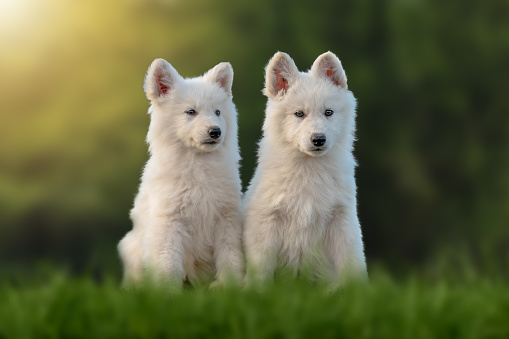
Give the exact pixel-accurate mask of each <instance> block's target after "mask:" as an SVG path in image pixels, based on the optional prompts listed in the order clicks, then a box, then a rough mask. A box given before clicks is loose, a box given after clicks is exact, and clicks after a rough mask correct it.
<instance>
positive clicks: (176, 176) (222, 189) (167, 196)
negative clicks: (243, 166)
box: [147, 159, 240, 235]
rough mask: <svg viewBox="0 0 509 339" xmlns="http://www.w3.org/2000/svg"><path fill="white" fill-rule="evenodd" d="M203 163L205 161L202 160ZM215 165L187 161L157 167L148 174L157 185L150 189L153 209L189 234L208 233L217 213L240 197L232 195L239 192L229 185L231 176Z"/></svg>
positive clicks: (225, 211) (226, 170) (216, 217)
mask: <svg viewBox="0 0 509 339" xmlns="http://www.w3.org/2000/svg"><path fill="white" fill-rule="evenodd" d="M220 160H221V159H219V162H220ZM203 162H205V163H207V161H206V159H203ZM215 167H218V166H217V165H215V166H214V165H211V164H210V163H209V164H207V165H204V164H203V163H201V164H198V163H196V162H189V161H187V162H181V163H179V164H174V166H173V167H172V168H164V167H162V166H157V169H155V170H156V171H157V172H158V173H157V174H156V175H155V176H154V177H152V178H153V180H154V181H155V185H151V186H152V187H157V188H156V190H154V191H153V192H152V199H151V200H152V201H153V202H154V203H153V204H152V206H153V211H154V212H155V213H161V211H163V213H164V214H166V215H168V216H170V217H171V219H173V220H174V221H178V222H180V223H181V224H182V225H184V226H185V227H186V229H187V230H188V232H190V233H195V232H197V233H202V234H203V235H211V232H212V231H213V229H214V226H215V225H216V223H217V220H218V218H219V216H220V215H221V214H222V213H227V210H228V208H231V207H232V206H236V205H235V204H236V202H237V201H238V200H239V199H240V195H239V196H235V194H234V192H236V191H239V189H237V190H236V189H235V187H233V186H234V184H233V182H232V180H231V177H234V175H233V174H231V173H229V171H228V169H225V168H223V169H222V171H221V170H218V168H215ZM147 170H150V169H149V168H147ZM211 173H214V175H212V174H211ZM237 204H238V202H237Z"/></svg>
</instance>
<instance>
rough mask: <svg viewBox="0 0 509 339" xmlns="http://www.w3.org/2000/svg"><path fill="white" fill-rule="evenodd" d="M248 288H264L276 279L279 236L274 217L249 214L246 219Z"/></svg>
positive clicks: (245, 239)
mask: <svg viewBox="0 0 509 339" xmlns="http://www.w3.org/2000/svg"><path fill="white" fill-rule="evenodd" d="M244 227H245V231H244V245H245V249H246V259H247V274H246V285H247V287H248V288H253V287H254V288H262V287H263V285H264V284H266V283H268V282H271V281H272V280H273V279H274V271H275V269H276V264H277V254H278V253H277V252H278V243H279V242H278V237H277V232H276V230H277V228H276V222H275V220H274V218H273V217H271V216H268V215H265V216H263V217H262V216H260V215H254V213H253V214H248V215H247V216H246V220H245V226H244Z"/></svg>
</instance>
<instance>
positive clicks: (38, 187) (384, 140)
mask: <svg viewBox="0 0 509 339" xmlns="http://www.w3.org/2000/svg"><path fill="white" fill-rule="evenodd" d="M508 18H509V2H507V1H505V0H490V1H473V0H463V1H459V0H457V1H438V0H388V1H376V0H357V1H345V0H341V1H326V0H314V1H301V0H292V1H289V0H278V1H272V0H257V1H248V0H217V1H211V0H186V1H183V0H143V1H142V0H108V1H99V0H88V1H84V0H78V1H66V0H45V1H37V0H0V114H1V116H0V272H4V273H6V274H10V273H11V272H15V271H27V272H30V270H31V269H32V268H33V267H34V266H36V265H38V263H40V262H50V263H51V264H52V265H56V266H61V267H66V268H68V269H69V270H71V271H72V272H75V273H83V272H92V273H96V274H102V273H104V272H108V273H109V274H114V275H117V276H119V275H120V263H119V260H118V258H117V254H116V243H117V242H118V240H119V239H120V238H121V237H122V235H123V234H124V233H125V232H127V231H128V230H129V229H130V228H131V223H130V220H129V218H128V211H129V209H130V208H131V205H132V201H133V198H134V195H135V193H136V190H137V185H138V182H139V175H140V173H141V168H142V166H143V164H144V162H145V161H146V159H147V147H146V145H145V143H144V138H145V134H146V130H147V127H148V123H149V116H148V115H147V114H146V112H147V108H148V106H149V103H148V101H147V100H146V98H145V95H144V93H143V90H142V85H143V78H144V75H145V71H146V69H147V68H148V66H149V65H150V63H151V61H152V60H153V59H154V58H157V57H162V58H165V59H166V60H168V61H169V62H170V63H172V65H173V66H174V67H175V68H176V69H177V70H178V71H179V72H180V74H182V75H183V76H185V77H193V76H197V75H200V74H203V73H204V72H205V71H207V70H208V69H209V68H211V67H213V66H214V65H216V64H217V63H219V62H221V61H229V62H230V63H231V64H232V65H233V68H234V71H235V79H234V85H233V93H234V101H235V103H236V105H237V108H238V111H239V117H240V120H239V125H240V146H241V152H242V157H243V161H242V171H241V172H242V173H241V174H242V181H243V184H244V186H247V184H248V182H249V180H250V178H251V175H252V173H253V170H254V167H255V164H256V143H257V140H258V139H259V138H260V132H261V124H262V121H263V117H264V108H265V102H266V98H265V97H263V95H262V94H261V89H262V88H263V81H264V79H263V76H264V67H265V64H266V63H267V62H268V60H269V58H270V57H271V56H272V55H273V54H274V53H275V52H276V51H284V52H287V53H289V54H290V55H291V56H292V57H293V58H294V60H295V62H296V64H297V66H298V67H299V68H300V69H301V70H307V69H309V68H310V66H311V64H312V62H313V61H314V60H315V58H316V57H317V56H318V55H319V54H321V53H323V52H325V51H328V50H330V51H332V52H334V53H335V54H337V55H338V56H339V58H340V59H341V60H342V63H343V66H344V68H345V70H346V73H347V75H348V81H349V88H350V89H351V90H352V91H353V92H354V94H355V95H356V97H357V98H358V102H359V106H358V118H357V127H358V128H357V129H358V133H357V136H358V141H357V143H356V150H355V154H356V157H357V159H358V162H359V168H358V171H357V183H358V187H359V189H358V200H359V216H360V219H361V223H362V227H363V232H364V239H365V245H366V254H367V258H368V261H369V262H370V263H376V262H379V263H383V264H384V265H385V266H386V267H388V268H390V269H392V270H395V271H396V270H399V269H401V268H411V269H414V270H425V269H426V267H429V266H430V265H433V263H435V262H436V258H437V256H438V257H447V256H454V255H456V254H457V253H462V255H466V256H467V257H468V258H469V259H468V260H470V261H472V263H473V264H474V265H478V266H481V267H482V266H483V265H485V264H486V262H487V260H486V258H488V261H489V262H490V263H493V262H497V265H504V267H505V268H507V267H508V266H507V263H508V261H509V254H508V253H509V251H508V244H509V241H508V240H509V238H508V237H509V20H508ZM289 175H291V173H290V174H289Z"/></svg>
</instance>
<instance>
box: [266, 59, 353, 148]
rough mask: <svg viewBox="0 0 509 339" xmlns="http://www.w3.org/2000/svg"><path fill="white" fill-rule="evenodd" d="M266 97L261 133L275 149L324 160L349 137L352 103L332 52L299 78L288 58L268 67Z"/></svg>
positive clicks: (339, 66)
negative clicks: (282, 146) (276, 145)
mask: <svg viewBox="0 0 509 339" xmlns="http://www.w3.org/2000/svg"><path fill="white" fill-rule="evenodd" d="M264 94H265V95H266V96H267V97H268V98H269V100H268V103H267V112H266V119H265V123H264V132H265V134H266V135H270V136H271V138H272V139H273V140H275V141H276V142H278V143H284V144H287V145H290V146H292V147H293V148H295V149H298V150H299V151H301V152H303V153H305V154H308V155H310V156H321V155H324V154H326V153H327V152H328V151H329V150H330V149H331V148H332V147H333V146H334V145H336V144H338V143H343V140H344V139H345V140H346V139H353V137H352V138H347V136H351V135H352V133H353V128H354V127H353V120H354V111H355V98H354V97H353V95H352V93H351V92H350V91H348V87H347V84H346V74H345V72H344V70H343V67H342V66H341V62H340V61H339V59H338V58H337V57H336V56H335V55H334V54H332V53H331V52H327V53H324V54H322V55H320V56H319V57H318V58H317V59H316V60H315V62H314V63H313V66H312V67H311V70H310V71H309V72H307V73H301V72H299V70H298V69H297V67H296V66H295V63H294V62H293V60H292V59H291V58H290V56H288V54H285V53H282V52H278V53H276V54H275V55H274V56H273V57H272V59H271V60H270V61H269V63H268V65H267V68H266V75H265V89H264Z"/></svg>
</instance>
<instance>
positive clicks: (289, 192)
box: [262, 169, 341, 238]
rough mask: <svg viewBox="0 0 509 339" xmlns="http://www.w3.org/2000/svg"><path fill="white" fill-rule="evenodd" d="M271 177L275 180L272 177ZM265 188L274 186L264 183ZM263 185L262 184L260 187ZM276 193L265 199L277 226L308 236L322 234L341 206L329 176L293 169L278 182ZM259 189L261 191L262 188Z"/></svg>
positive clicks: (336, 187) (273, 191)
mask: <svg viewBox="0 0 509 339" xmlns="http://www.w3.org/2000/svg"><path fill="white" fill-rule="evenodd" d="M274 177H279V178H281V176H277V175H275V176H274ZM265 184H266V185H276V183H275V182H274V183H271V182H266V183H265ZM262 186H265V185H262ZM274 187H278V189H277V190H274V189H272V190H269V189H268V187H267V190H266V192H270V193H269V196H267V197H266V199H267V200H266V201H268V202H270V203H269V209H270V211H271V212H272V213H273V214H274V216H275V218H276V220H277V223H278V227H279V228H280V229H281V230H282V231H284V232H286V231H288V233H289V235H290V236H292V234H293V233H295V234H300V233H310V234H313V236H311V238H314V237H315V236H317V235H318V234H321V233H322V232H323V231H324V228H325V227H326V225H327V224H328V223H329V222H330V221H331V218H332V215H333V213H334V211H335V210H336V209H337V208H338V206H340V205H341V198H340V194H339V193H340V189H341V188H340V185H339V183H338V180H337V178H336V177H334V175H333V174H331V173H323V172H322V173H320V172H319V171H314V170H311V171H309V170H308V171H305V170H302V169H296V170H294V171H293V173H289V174H288V175H287V176H285V177H284V179H282V180H281V181H280V182H279V183H278V184H277V186H274ZM262 189H263V188H262Z"/></svg>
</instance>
